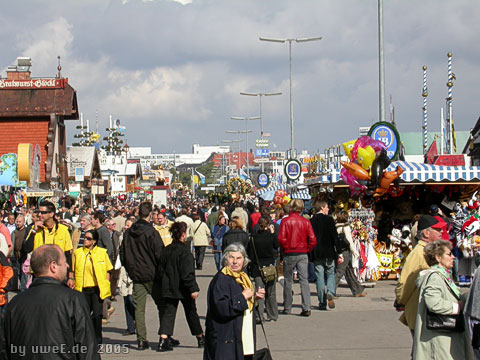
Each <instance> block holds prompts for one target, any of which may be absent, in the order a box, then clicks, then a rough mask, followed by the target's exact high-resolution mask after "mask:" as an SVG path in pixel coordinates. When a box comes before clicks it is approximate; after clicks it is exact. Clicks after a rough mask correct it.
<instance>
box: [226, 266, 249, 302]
mask: <svg viewBox="0 0 480 360" xmlns="http://www.w3.org/2000/svg"><path fill="white" fill-rule="evenodd" d="M221 271H222V274H224V275H227V276H231V277H233V278H234V279H235V281H236V283H237V284H238V285H240V286H241V287H242V289H243V290H245V289H246V288H249V289H251V290H252V291H253V285H252V282H251V281H250V278H249V277H248V275H247V274H246V273H245V272H243V271H241V272H238V273H237V272H235V271H233V270H232V269H230V268H229V267H228V266H224V267H223V269H222V270H221ZM253 302H254V296H252V297H251V298H250V299H249V300H247V303H248V309H249V310H250V311H252V310H253Z"/></svg>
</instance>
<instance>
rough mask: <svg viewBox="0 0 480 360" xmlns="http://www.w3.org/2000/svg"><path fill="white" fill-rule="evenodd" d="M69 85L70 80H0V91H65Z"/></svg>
mask: <svg viewBox="0 0 480 360" xmlns="http://www.w3.org/2000/svg"><path fill="white" fill-rule="evenodd" d="M66 84H68V78H61V79H56V78H43V79H29V80H7V79H0V90H2V89H4V90H12V89H14V90H17V89H63V88H65V85H66Z"/></svg>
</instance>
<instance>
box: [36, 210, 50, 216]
mask: <svg viewBox="0 0 480 360" xmlns="http://www.w3.org/2000/svg"><path fill="white" fill-rule="evenodd" d="M39 213H40V214H42V215H45V214H50V213H51V211H39Z"/></svg>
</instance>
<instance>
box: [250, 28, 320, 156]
mask: <svg viewBox="0 0 480 360" xmlns="http://www.w3.org/2000/svg"><path fill="white" fill-rule="evenodd" d="M259 39H260V40H261V41H270V42H277V43H285V42H287V41H288V55H289V61H290V157H293V150H294V147H295V141H294V136H293V91H292V41H295V42H297V43H302V42H307V41H317V40H321V39H322V37H321V36H320V37H313V38H301V39H275V38H265V37H260V38H259Z"/></svg>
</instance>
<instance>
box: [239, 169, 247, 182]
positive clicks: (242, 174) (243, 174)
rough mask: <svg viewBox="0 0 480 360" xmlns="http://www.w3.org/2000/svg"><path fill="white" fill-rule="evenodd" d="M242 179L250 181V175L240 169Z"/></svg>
mask: <svg viewBox="0 0 480 360" xmlns="http://www.w3.org/2000/svg"><path fill="white" fill-rule="evenodd" d="M240 179H242V180H247V179H248V175H247V173H246V172H245V170H243V168H241V169H240Z"/></svg>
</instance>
